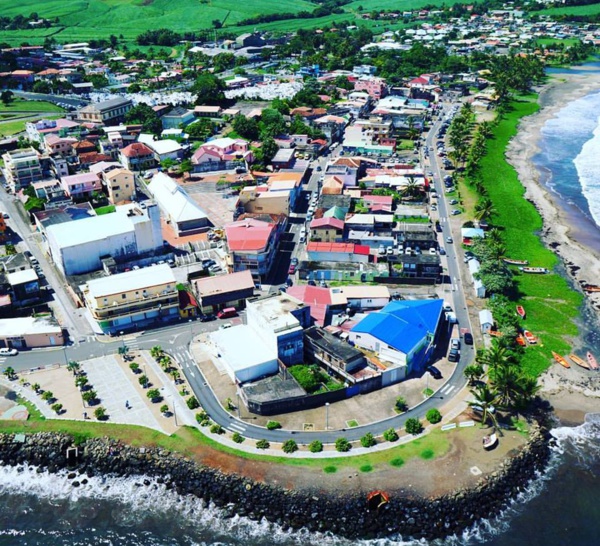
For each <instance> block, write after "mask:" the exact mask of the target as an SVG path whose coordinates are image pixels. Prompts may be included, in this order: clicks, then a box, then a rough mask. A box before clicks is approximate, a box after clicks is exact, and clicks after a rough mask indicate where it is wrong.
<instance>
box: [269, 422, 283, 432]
mask: <svg viewBox="0 0 600 546" xmlns="http://www.w3.org/2000/svg"><path fill="white" fill-rule="evenodd" d="M278 428H281V423H279V421H269V422H268V423H267V429H268V430H276V429H278Z"/></svg>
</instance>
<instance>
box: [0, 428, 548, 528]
mask: <svg viewBox="0 0 600 546" xmlns="http://www.w3.org/2000/svg"><path fill="white" fill-rule="evenodd" d="M551 441H552V440H551V437H550V435H549V433H548V430H547V429H546V428H545V427H540V426H534V427H533V429H532V432H531V434H530V439H529V442H528V443H527V444H526V445H525V447H524V448H523V449H521V450H520V451H519V452H518V453H516V454H514V456H513V457H511V458H509V459H507V460H506V461H505V462H504V463H503V464H502V465H501V466H500V467H499V468H498V470H497V471H496V472H494V473H493V474H491V475H489V476H486V477H485V478H483V479H482V480H480V482H479V483H478V484H477V485H476V486H475V487H473V488H470V489H461V490H457V491H454V492H452V493H451V494H447V495H444V496H441V497H437V498H427V499H425V498H418V497H408V496H399V495H395V494H394V493H393V491H390V493H391V499H390V502H389V503H388V504H386V505H384V506H382V507H381V508H380V509H379V510H376V511H370V510H368V508H367V502H366V498H365V496H364V495H358V494H349V495H337V494H332V493H328V492H326V491H306V490H293V491H290V490H286V489H283V488H280V487H275V486H272V485H267V484H263V483H257V482H254V481H252V480H250V479H248V478H245V477H244V476H239V475H234V474H232V475H227V474H223V473H221V472H219V471H218V470H215V469H213V468H210V467H208V466H200V465H198V464H196V463H195V462H194V461H191V460H189V459H187V458H185V457H183V456H181V455H178V454H176V453H173V452H169V451H167V450H164V449H161V448H138V447H132V446H129V445H124V444H122V443H120V442H118V441H116V440H113V439H110V438H106V437H105V438H92V439H89V440H86V441H85V442H83V443H82V444H80V445H79V446H77V450H78V453H77V456H76V457H75V456H74V452H73V451H71V452H70V453H69V454H68V450H69V449H70V448H72V447H73V438H72V437H70V436H68V435H66V434H59V433H35V434H25V435H14V434H2V435H0V462H2V464H5V465H34V466H36V467H38V468H39V469H40V471H42V470H48V471H49V472H57V471H59V470H63V469H69V470H70V471H71V473H70V474H69V476H68V477H69V479H71V480H72V485H73V487H77V486H79V485H80V484H81V483H85V480H87V479H88V478H89V477H90V476H93V475H98V474H103V475H111V476H123V477H126V476H139V478H140V485H142V484H146V485H148V484H149V483H150V482H149V481H148V479H147V478H149V477H152V478H154V479H156V480H157V481H158V482H160V483H164V484H165V486H166V487H167V488H169V489H173V490H175V491H176V492H177V493H178V494H180V495H195V496H196V497H199V498H202V499H204V500H205V501H207V502H209V501H210V502H213V503H214V504H215V505H217V506H219V507H221V508H222V509H223V513H224V514H225V516H224V517H233V516H234V515H240V516H245V517H248V518H251V519H254V520H260V519H262V518H266V519H267V520H269V521H271V522H274V523H277V524H278V525H280V526H282V527H283V528H284V529H286V528H290V527H291V528H294V529H298V528H301V527H304V528H307V529H309V530H311V531H321V532H325V531H329V532H332V533H336V534H339V535H342V536H345V537H348V538H377V537H384V536H390V535H397V534H400V535H402V536H403V537H409V536H411V537H415V538H426V539H427V540H432V539H435V538H442V537H444V536H447V535H452V534H455V533H460V532H461V531H463V530H464V529H466V528H467V527H469V526H471V525H472V524H473V523H475V522H476V521H477V520H479V519H482V518H489V517H492V516H494V515H496V514H498V513H499V512H500V511H501V510H502V509H503V508H504V507H506V506H507V504H508V503H509V502H510V500H511V498H513V497H515V496H516V495H517V494H518V493H519V492H522V491H523V490H524V489H525V488H526V486H527V485H528V483H529V482H530V481H531V480H532V479H534V477H535V476H536V473H537V472H540V471H542V470H543V469H544V468H545V466H546V465H547V463H548V459H549V456H550V443H551ZM400 486H401V484H398V487H400ZM386 487H388V489H389V484H388V485H386Z"/></svg>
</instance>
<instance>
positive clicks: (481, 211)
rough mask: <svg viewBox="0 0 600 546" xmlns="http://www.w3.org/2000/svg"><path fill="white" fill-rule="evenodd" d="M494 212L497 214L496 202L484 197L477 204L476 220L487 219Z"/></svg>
mask: <svg viewBox="0 0 600 546" xmlns="http://www.w3.org/2000/svg"><path fill="white" fill-rule="evenodd" d="M494 214H496V208H495V207H494V203H492V200H491V199H490V198H489V197H483V198H482V199H480V200H479V202H478V203H477V204H476V205H475V219H476V220H479V221H482V220H486V219H488V218H490V217H491V216H493V215H494Z"/></svg>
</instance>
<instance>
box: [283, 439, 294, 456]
mask: <svg viewBox="0 0 600 546" xmlns="http://www.w3.org/2000/svg"><path fill="white" fill-rule="evenodd" d="M281 449H283V452H284V453H294V451H298V444H297V443H296V442H295V441H294V440H291V439H290V440H286V441H285V442H284V443H283V445H282V446H281Z"/></svg>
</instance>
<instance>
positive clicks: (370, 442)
mask: <svg viewBox="0 0 600 546" xmlns="http://www.w3.org/2000/svg"><path fill="white" fill-rule="evenodd" d="M376 443H377V440H375V437H374V436H373V435H372V434H371V433H370V432H367V433H366V434H365V435H364V436H363V437H362V438H361V439H360V445H361V446H363V447H373V446H374V445H375V444H376Z"/></svg>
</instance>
